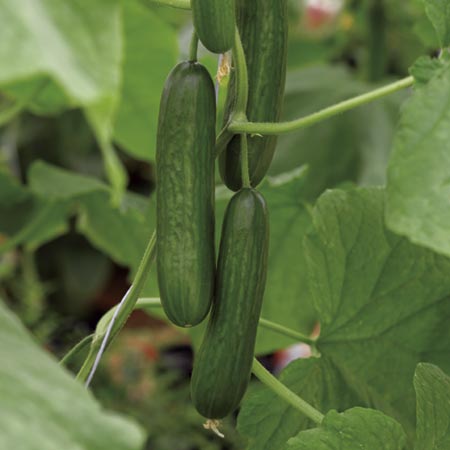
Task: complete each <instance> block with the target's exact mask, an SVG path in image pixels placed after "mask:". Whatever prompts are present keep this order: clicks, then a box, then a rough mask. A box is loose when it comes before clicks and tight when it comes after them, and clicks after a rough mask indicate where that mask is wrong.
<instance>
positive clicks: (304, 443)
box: [286, 408, 406, 450]
mask: <svg viewBox="0 0 450 450" xmlns="http://www.w3.org/2000/svg"><path fill="white" fill-rule="evenodd" d="M405 444H406V436H405V433H404V431H403V429H402V427H401V425H400V424H399V423H398V422H396V421H395V420H394V419H392V418H391V417H388V416H385V415H384V414H382V413H380V412H379V411H375V410H372V409H364V408H352V409H349V410H348V411H344V412H343V413H340V414H339V413H338V412H336V411H333V410H332V411H330V412H329V413H328V414H327V415H326V416H325V417H324V419H323V421H322V423H321V424H320V427H318V428H314V429H312V430H307V431H301V432H300V433H299V434H298V435H297V436H296V437H294V438H292V439H290V440H289V441H288V446H287V447H286V450H312V449H314V450H341V449H346V450H353V449H354V450H380V449H383V450H402V449H404V448H405Z"/></svg>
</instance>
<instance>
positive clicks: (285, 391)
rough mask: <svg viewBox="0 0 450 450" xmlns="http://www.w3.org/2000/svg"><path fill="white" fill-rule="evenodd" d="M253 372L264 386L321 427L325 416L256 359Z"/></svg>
mask: <svg viewBox="0 0 450 450" xmlns="http://www.w3.org/2000/svg"><path fill="white" fill-rule="evenodd" d="M252 372H253V373H254V374H255V376H256V377H257V378H258V379H259V380H260V381H261V382H262V383H263V384H265V385H266V386H267V387H268V388H269V389H271V390H272V391H273V392H275V394H277V395H278V396H279V397H281V398H282V399H283V400H285V401H286V402H288V403H289V404H291V405H292V406H293V407H294V408H295V409H297V410H298V411H300V412H301V413H303V414H304V415H305V416H306V417H308V418H309V419H311V420H312V421H313V422H315V423H317V424H318V425H320V423H321V422H322V420H323V418H324V415H323V414H322V413H321V412H320V411H318V410H317V409H316V408H314V407H313V406H311V405H310V404H309V403H307V402H306V401H305V400H303V399H302V398H301V397H299V396H298V395H297V394H294V392H292V391H291V390H290V389H289V388H288V387H287V386H285V385H284V384H283V383H281V381H279V380H278V379H277V378H275V377H274V376H273V375H272V374H271V373H270V372H269V371H268V370H266V369H265V368H264V367H263V365H262V364H261V363H259V362H258V360H257V359H256V358H254V359H253V366H252Z"/></svg>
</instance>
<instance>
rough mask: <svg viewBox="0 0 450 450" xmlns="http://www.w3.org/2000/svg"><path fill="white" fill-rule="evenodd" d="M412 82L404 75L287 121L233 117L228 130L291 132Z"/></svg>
mask: <svg viewBox="0 0 450 450" xmlns="http://www.w3.org/2000/svg"><path fill="white" fill-rule="evenodd" d="M413 84H414V78H413V77H406V78H403V79H402V80H399V81H396V82H394V83H391V84H388V85H387V86H383V87H381V88H378V89H374V90H373V91H370V92H367V93H366V94H362V95H358V96H357V97H354V98H351V99H349V100H344V101H343V102H339V103H336V104H335V105H333V106H330V107H328V108H325V109H322V110H321V111H318V112H315V113H313V114H310V115H308V116H305V117H301V118H299V119H296V120H292V121H289V122H278V123H268V122H267V123H266V122H247V121H244V120H238V119H237V118H235V119H233V120H232V121H231V123H230V125H229V126H228V130H229V131H231V132H232V133H248V134H262V135H266V136H268V135H279V134H285V133H291V132H293V131H297V130H299V129H301V128H305V127H308V126H311V125H314V124H316V123H319V122H322V121H323V120H325V119H328V118H330V117H333V116H336V115H337V114H341V113H343V112H345V111H349V110H351V109H353V108H356V107H358V106H361V105H364V104H366V103H369V102H372V101H374V100H378V99H380V98H382V97H385V96H386V95H389V94H392V93H394V92H397V91H399V90H401V89H404V88H407V87H410V86H412V85H413Z"/></svg>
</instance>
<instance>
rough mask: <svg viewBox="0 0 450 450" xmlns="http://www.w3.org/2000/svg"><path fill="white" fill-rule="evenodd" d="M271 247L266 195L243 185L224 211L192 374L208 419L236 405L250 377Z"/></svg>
mask: <svg viewBox="0 0 450 450" xmlns="http://www.w3.org/2000/svg"><path fill="white" fill-rule="evenodd" d="M268 246H269V220H268V213H267V208H266V203H265V200H264V198H263V197H262V195H261V194H259V193H258V192H256V191H255V190H253V189H243V190H241V191H240V192H238V193H237V194H235V195H234V197H233V198H232V199H231V201H230V203H229V205H228V207H227V210H226V212H225V217H224V221H223V226H222V235H221V242H220V251H219V261H218V267H217V276H216V288H215V300H214V303H213V308H212V312H211V317H210V320H209V323H208V327H207V330H206V333H205V336H204V338H203V342H202V345H201V347H200V350H199V352H198V355H196V358H195V363H194V370H193V373H192V379H191V395H192V400H193V402H194V405H195V407H196V408H197V410H198V411H199V412H200V414H202V415H203V416H205V417H207V418H209V419H220V418H222V417H225V416H226V415H228V414H229V413H231V412H232V411H233V410H234V409H235V408H237V407H238V405H239V402H240V401H241V399H242V396H243V395H244V393H245V390H246V388H247V385H248V382H249V380H250V372H251V366H252V360H253V352H254V347H255V339H256V332H257V327H258V320H259V315H260V312H261V305H262V299H263V294H264V287H265V283H266V273H267V253H268Z"/></svg>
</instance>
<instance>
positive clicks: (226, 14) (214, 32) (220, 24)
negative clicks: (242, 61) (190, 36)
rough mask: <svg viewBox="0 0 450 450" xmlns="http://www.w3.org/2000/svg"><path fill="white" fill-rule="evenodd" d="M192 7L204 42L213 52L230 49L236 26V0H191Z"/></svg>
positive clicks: (197, 30) (198, 30)
mask: <svg viewBox="0 0 450 450" xmlns="http://www.w3.org/2000/svg"><path fill="white" fill-rule="evenodd" d="M191 8H192V14H193V19H194V27H195V31H196V32H197V35H198V37H199V39H200V41H201V42H202V44H203V45H204V46H205V47H206V48H207V49H208V50H210V51H211V52H213V53H225V52H227V51H228V50H230V49H231V47H232V46H233V42H234V33H235V28H236V21H235V11H234V8H235V6H234V0H191Z"/></svg>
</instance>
